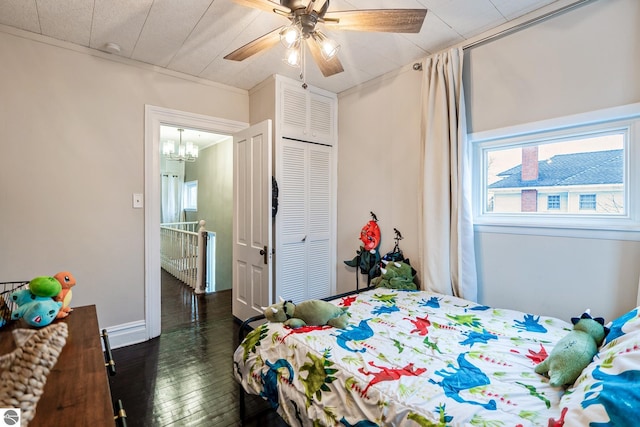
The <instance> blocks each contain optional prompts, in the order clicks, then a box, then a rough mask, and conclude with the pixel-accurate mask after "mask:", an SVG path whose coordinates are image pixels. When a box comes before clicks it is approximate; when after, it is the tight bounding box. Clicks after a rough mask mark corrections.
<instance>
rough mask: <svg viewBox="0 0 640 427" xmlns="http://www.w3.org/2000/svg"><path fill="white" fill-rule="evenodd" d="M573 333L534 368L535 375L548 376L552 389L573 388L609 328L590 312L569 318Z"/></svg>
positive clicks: (562, 340) (601, 319) (566, 336)
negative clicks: (570, 386)
mask: <svg viewBox="0 0 640 427" xmlns="http://www.w3.org/2000/svg"><path fill="white" fill-rule="evenodd" d="M571 323H573V330H572V331H571V332H569V333H568V334H567V335H565V336H564V337H562V338H561V339H560V341H558V343H557V344H556V346H555V347H553V350H551V354H549V357H547V358H546V359H545V360H543V361H542V363H540V364H539V365H538V366H536V368H535V371H536V373H538V374H547V376H548V377H549V384H551V385H552V386H553V387H562V386H567V385H572V384H573V383H574V382H575V381H576V379H578V377H579V376H580V374H581V373H582V371H583V370H584V368H586V367H587V365H589V363H591V361H592V360H593V356H595V355H596V354H597V353H598V347H599V346H600V345H601V344H602V341H603V340H604V337H605V336H606V335H607V333H608V332H609V329H608V328H607V327H606V326H604V319H603V318H602V317H596V318H593V317H591V314H590V313H589V310H587V311H585V313H584V314H582V316H581V317H572V318H571Z"/></svg>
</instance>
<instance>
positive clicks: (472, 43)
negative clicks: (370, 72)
mask: <svg viewBox="0 0 640 427" xmlns="http://www.w3.org/2000/svg"><path fill="white" fill-rule="evenodd" d="M592 1H594V0H579V1H577V2H575V3H571V4H568V5H566V6H563V7H561V8H559V9H556V10H552V11H550V12H547V13H544V14H542V15H540V16H536V17H534V18H531V19H529V20H528V21H524V22H522V23H520V24H518V25H514V26H513V27H510V28H505V29H504V30H502V31H498V32H497V33H493V34H490V35H488V36H486V37H483V38H481V39H478V40H473V41H470V42H463V43H461V44H458V45H456V46H454V47H462V49H463V50H465V49H470V48H472V47H475V46H478V45H481V44H484V43H488V42H490V41H493V40H495V39H497V38H500V37H503V36H506V35H508V34H511V33H515V32H516V31H520V30H523V29H525V28H527V27H530V26H532V25H534V24H537V23H539V22H542V21H546V20H547V19H550V18H552V17H554V16H556V15H560V14H562V13H565V12H568V11H570V10H573V9H575V8H578V7H580V6H583V5H584V4H585V3H589V2H592ZM449 49H450V48H449ZM413 69H414V70H416V71H420V70H422V63H421V62H416V63H414V64H413Z"/></svg>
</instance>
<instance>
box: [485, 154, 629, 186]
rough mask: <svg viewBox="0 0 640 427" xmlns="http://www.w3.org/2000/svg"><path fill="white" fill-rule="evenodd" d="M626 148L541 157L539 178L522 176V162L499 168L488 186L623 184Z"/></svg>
mask: <svg viewBox="0 0 640 427" xmlns="http://www.w3.org/2000/svg"><path fill="white" fill-rule="evenodd" d="M623 169H624V160H623V150H607V151H592V152H588V153H576V154H558V155H555V156H553V157H551V158H550V159H547V160H539V161H538V179H536V180H531V181H523V180H522V164H520V165H518V166H515V167H513V168H511V169H507V170H505V171H503V172H500V173H499V174H498V176H500V177H503V178H502V179H501V180H499V181H497V182H494V183H493V184H491V185H489V188H519V187H553V186H567V185H596V184H622V173H623Z"/></svg>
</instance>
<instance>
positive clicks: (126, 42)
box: [0, 0, 567, 93]
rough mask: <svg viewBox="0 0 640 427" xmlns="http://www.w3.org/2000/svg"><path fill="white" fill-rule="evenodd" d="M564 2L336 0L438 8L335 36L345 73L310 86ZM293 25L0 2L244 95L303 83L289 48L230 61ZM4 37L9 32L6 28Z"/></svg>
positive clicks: (133, 6) (225, 11)
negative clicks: (400, 24)
mask: <svg viewBox="0 0 640 427" xmlns="http://www.w3.org/2000/svg"><path fill="white" fill-rule="evenodd" d="M562 3H564V4H566V3H567V1H566V0H564V1H562V0H558V1H556V0H331V3H330V7H329V11H340V10H352V9H377V8H381V9H391V8H409V9H411V8H417V9H422V8H426V9H428V11H429V12H428V13H427V17H426V20H425V22H424V24H423V26H422V30H421V31H420V33H419V34H392V33H363V32H357V31H337V30H334V31H328V30H327V31H325V32H326V33H328V35H329V36H330V37H332V38H334V39H336V40H337V41H338V42H339V43H340V45H341V49H340V52H339V58H340V61H341V62H342V64H343V66H344V69H345V71H344V72H342V73H339V74H336V75H333V76H331V77H327V78H325V77H323V76H322V74H321V73H320V71H319V69H318V68H317V67H316V65H315V64H314V63H313V62H312V61H308V63H307V67H306V72H305V76H306V82H307V83H309V84H311V85H313V86H316V87H320V88H323V89H327V90H329V91H331V92H335V93H339V92H342V91H343V90H346V89H349V88H350V87H353V86H356V85H358V84H360V83H363V82H365V81H368V80H371V79H372V78H374V77H377V76H380V75H382V74H385V73H387V72H389V71H392V70H395V69H398V68H401V67H403V66H405V65H407V64H410V63H412V62H415V61H418V60H421V59H423V58H425V57H426V56H428V55H430V54H432V53H435V52H438V51H441V50H443V49H445V48H447V47H450V46H454V45H457V44H460V43H463V42H464V41H465V40H468V39H470V38H473V37H474V36H478V35H479V34H482V33H483V32H486V31H489V30H491V29H493V28H496V27H498V26H501V25H503V24H505V23H507V22H509V21H511V20H514V19H516V18H519V17H521V16H522V15H525V14H526V13H528V12H531V11H534V10H537V9H539V8H541V7H544V6H548V5H550V6H548V8H554V6H555V5H558V7H560V5H561V4H562ZM288 22H289V21H288V20H287V19H286V18H284V17H282V16H278V15H276V14H274V13H269V12H265V11H262V10H258V9H253V8H247V7H244V6H241V5H238V4H236V3H234V2H233V1H232V0H188V1H179V0H136V1H132V0H0V24H3V25H7V26H10V27H15V28H18V29H21V30H26V31H29V32H33V33H37V34H41V35H44V36H48V37H52V38H54V39H59V40H63V41H66V42H71V43H74V44H77V45H80V46H85V47H88V48H92V49H97V50H104V49H105V46H106V44H107V43H117V44H118V45H119V46H120V47H121V51H120V53H118V54H117V55H120V56H123V57H125V58H129V59H132V60H135V61H141V62H145V63H148V64H152V65H155V66H158V67H162V68H166V69H168V70H172V71H177V72H181V73H186V74H189V75H192V76H197V77H200V78H203V79H208V80H212V81H215V82H218V83H223V84H227V85H231V86H234V87H238V88H242V89H251V88H252V87H254V86H255V85H256V84H258V83H260V82H262V81H263V80H264V79H266V78H267V77H268V76H270V75H272V74H282V75H285V76H289V77H293V78H298V77H299V71H296V69H294V68H291V67H289V66H287V65H286V64H284V63H283V61H282V60H281V59H282V56H283V54H284V47H283V46H280V45H279V44H278V45H277V46H276V47H273V48H271V49H270V50H268V51H265V52H262V53H260V54H257V55H254V56H252V57H251V58H249V59H246V60H245V61H242V62H236V61H230V60H226V59H224V58H223V57H224V56H225V55H227V54H228V53H230V52H232V51H234V50H235V49H237V48H239V47H240V46H242V45H244V44H245V43H248V42H250V41H252V40H254V39H256V38H258V37H260V36H261V35H263V34H265V33H267V32H269V31H271V30H273V29H275V28H277V27H279V26H282V25H284V24H286V23H288ZM0 30H1V28H0Z"/></svg>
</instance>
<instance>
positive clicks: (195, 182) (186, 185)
mask: <svg viewBox="0 0 640 427" xmlns="http://www.w3.org/2000/svg"><path fill="white" fill-rule="evenodd" d="M194 186H195V187H196V188H197V187H198V180H197V179H194V180H192V181H186V182H185V183H184V189H183V192H184V195H183V197H184V198H186V196H187V190H188V189H189V187H194ZM184 210H185V211H186V212H198V203H197V199H196V207H195V208H194V207H192V206H186V204H185V206H184Z"/></svg>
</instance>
